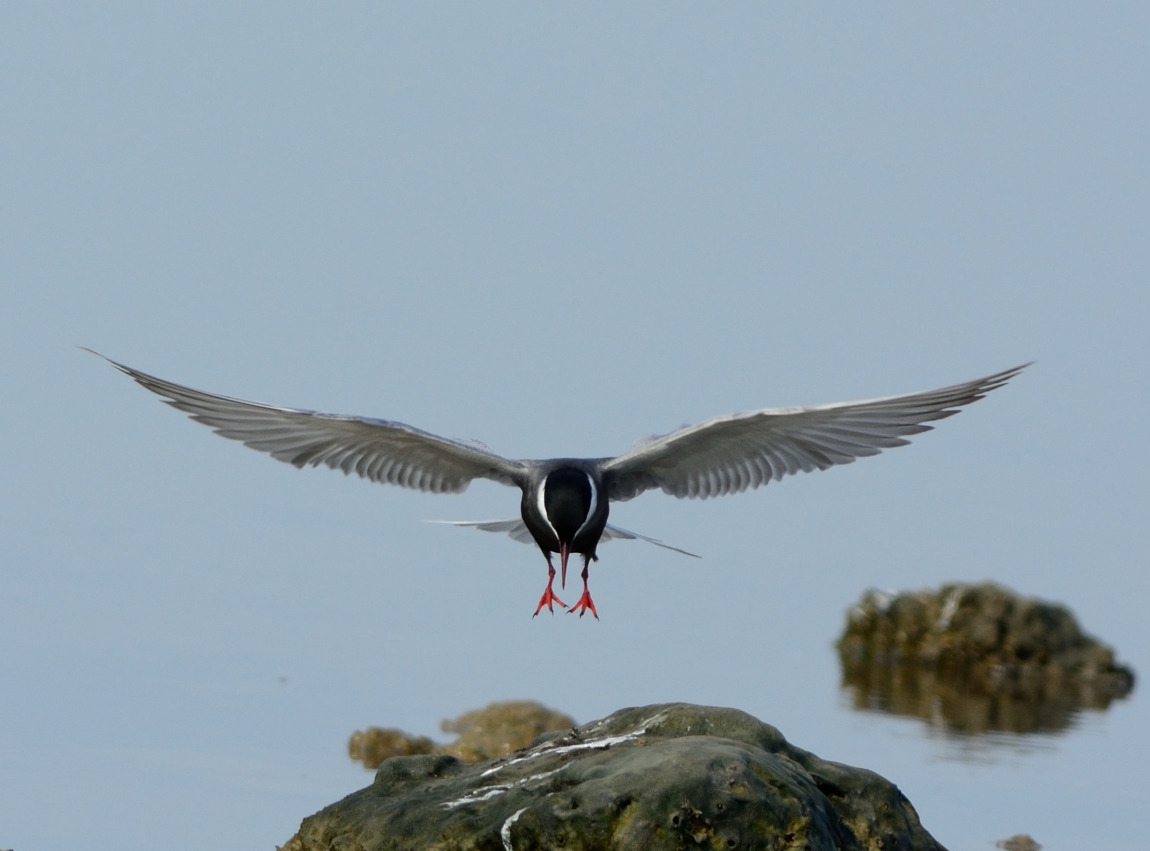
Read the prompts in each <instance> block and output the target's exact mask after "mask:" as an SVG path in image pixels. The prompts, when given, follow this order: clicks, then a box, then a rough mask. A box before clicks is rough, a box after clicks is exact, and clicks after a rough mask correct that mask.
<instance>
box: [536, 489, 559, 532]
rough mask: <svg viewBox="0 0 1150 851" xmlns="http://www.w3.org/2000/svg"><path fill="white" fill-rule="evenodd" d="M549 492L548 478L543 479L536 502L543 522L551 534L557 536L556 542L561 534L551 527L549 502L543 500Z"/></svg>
mask: <svg viewBox="0 0 1150 851" xmlns="http://www.w3.org/2000/svg"><path fill="white" fill-rule="evenodd" d="M546 490H547V477H546V476H544V477H543V481H542V482H540V484H539V493H538V494H536V497H535V502H536V503H538V505H539V514H540V515H541V516H542V517H543V522H544V523H546V524H547V528H548V529H550V530H551V534H552V535H554V536H555V540H557V541H558V540H559V533H558V532H556V531H555V527H554V526H552V525H551V518H550V517H548V516H547V502H546V501H545V500H544V499H543V497H544V495H545V492H546Z"/></svg>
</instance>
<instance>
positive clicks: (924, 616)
mask: <svg viewBox="0 0 1150 851" xmlns="http://www.w3.org/2000/svg"><path fill="white" fill-rule="evenodd" d="M838 649H839V658H840V661H841V663H842V672H843V685H844V686H845V687H846V688H848V689H850V690H851V691H852V692H853V701H854V705H855V707H856V708H859V709H878V710H882V711H887V712H892V713H896V714H900V715H911V716H917V717H920V718H924V719H927V720H929V721H931V722H932V723H934V724H937V725H939V726H942V727H945V728H946V729H948V730H953V731H957V732H967V733H981V732H986V731H995V730H1002V731H1009V732H1015V733H1028V732H1035V731H1051V730H1060V729H1063V728H1065V727H1066V726H1068V725H1069V724H1070V723H1071V722H1072V720H1073V718H1074V716H1075V714H1076V713H1077V711H1078V710H1079V709H1080V708H1083V707H1089V708H1094V709H1105V708H1106V707H1107V706H1109V705H1110V702H1111V701H1112V700H1114V699H1116V698H1121V697H1125V696H1126V695H1127V694H1128V693H1129V692H1130V690H1131V689H1132V688H1133V685H1134V672H1133V671H1131V670H1130V668H1128V667H1126V666H1124V665H1120V664H1118V663H1117V662H1116V661H1115V658H1114V651H1113V650H1111V649H1110V648H1109V647H1107V646H1106V645H1104V644H1102V643H1100V642H1099V641H1097V640H1096V639H1094V638H1092V637H1090V636H1089V635H1087V634H1086V633H1084V632H1083V631H1082V630H1081V628H1080V627H1079V626H1078V622H1077V620H1075V618H1074V615H1073V614H1072V613H1071V612H1070V611H1069V609H1067V608H1065V607H1064V606H1059V605H1054V604H1051V603H1045V602H1042V601H1040V600H1035V599H1032V598H1027V597H1020V596H1018V595H1016V594H1014V593H1013V592H1011V591H1010V590H1008V589H1006V588H1003V587H1001V586H999V585H994V584H991V583H985V584H981V585H960V584H952V585H944V586H943V587H942V588H941V589H939V590H938V591H915V592H907V593H903V594H898V595H895V596H892V595H888V594H883V593H881V592H878V591H868V592H867V593H866V594H864V595H863V598H862V600H860V601H859V603H858V604H857V605H856V606H854V607H853V608H852V609H851V610H850V612H849V613H848V615H847V625H846V629H845V630H844V632H843V635H842V637H841V638H840V639H839V642H838Z"/></svg>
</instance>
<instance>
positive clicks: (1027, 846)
mask: <svg viewBox="0 0 1150 851" xmlns="http://www.w3.org/2000/svg"><path fill="white" fill-rule="evenodd" d="M994 847H995V848H1005V849H1006V851H1042V846H1041V845H1039V844H1038V843H1037V842H1035V841H1034V840H1033V839H1031V838H1030V837H1029V836H1027V835H1026V834H1025V833H1016V834H1014V836H1012V837H1010V838H1009V839H1000V840H998V841H997V842H995V843H994Z"/></svg>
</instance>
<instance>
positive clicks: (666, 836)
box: [283, 703, 942, 851]
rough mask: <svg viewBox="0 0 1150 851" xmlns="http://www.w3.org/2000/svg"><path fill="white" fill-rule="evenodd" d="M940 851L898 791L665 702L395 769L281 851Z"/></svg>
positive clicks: (400, 761) (750, 723) (701, 710)
mask: <svg viewBox="0 0 1150 851" xmlns="http://www.w3.org/2000/svg"><path fill="white" fill-rule="evenodd" d="M694 847H709V848H714V849H726V848H741V849H772V850H774V849H779V850H780V851H781V849H795V851H797V850H798V849H809V850H810V851H830V849H844V850H846V851H863V849H866V850H867V851H872V849H873V851H877V849H883V851H896V849H905V850H906V851H909V849H920V851H935V849H937V851H942V848H941V846H940V845H939V844H938V843H937V842H935V840H934V839H933V838H932V837H931V836H930V834H928V833H927V832H926V831H925V830H924V829H923V827H922V825H921V824H920V823H919V821H918V816H917V815H916V813H915V811H914V808H913V807H912V806H911V805H910V802H909V801H907V800H906V798H905V797H903V795H902V794H901V793H900V792H899V790H898V788H897V787H895V786H894V784H892V783H890V782H889V781H887V780H884V779H883V778H881V777H879V776H878V775H877V774H874V773H872V772H870V771H866V770H863V769H859V768H850V767H848V766H845V765H840V764H838V763H833V762H827V761H826V760H822V759H819V758H818V757H816V756H815V755H813V754H811V753H808V752H807V751H804V750H801V749H799V748H796V747H794V746H793V745H791V744H789V743H788V742H787V741H786V739H784V738H783V736H782V734H781V733H780V732H779V731H778V730H776V729H775V728H774V727H771V726H770V725H767V724H764V723H762V722H761V721H758V720H757V719H755V718H753V717H751V716H750V715H747V714H746V713H744V712H739V711H738V710H734V709H719V708H714V707H704V706H693V705H690V704H682V703H678V704H663V705H657V706H646V707H642V708H635V709H624V710H621V711H619V712H616V713H615V714H614V715H611V716H610V717H608V718H605V719H603V720H601V721H596V722H593V723H591V724H586V725H583V726H582V727H579V728H576V729H574V730H570V731H568V732H565V733H563V732H552V733H547V734H544V735H543V736H541V737H540V738H539V739H538V740H536V742H535V743H534V744H533V745H532V746H531V747H530V748H527V749H523V750H520V751H516V752H515V753H513V754H509V755H508V756H505V757H503V758H501V759H497V760H492V761H489V762H485V763H480V764H473V765H468V764H465V763H463V762H461V761H459V760H457V759H455V758H453V757H450V756H447V755H437V754H429V755H422V756H406V757H405V756H399V757H393V758H392V759H389V760H387V761H385V762H384V763H383V764H382V765H381V766H380V767H379V771H378V772H377V773H376V777H375V782H374V783H372V785H371V786H369V787H367V788H366V789H361V790H360V791H358V792H355V793H353V794H351V795H349V796H348V797H346V798H344V799H343V800H342V801H340V802H338V803H336V804H332V805H331V806H330V807H327V808H326V809H324V810H322V811H320V812H319V813H317V814H315V815H313V816H311V817H309V818H306V819H304V821H303V824H302V825H301V826H300V830H299V833H297V834H296V835H295V836H294V837H292V838H291V840H289V842H288V843H287V845H286V846H284V849H283V851H318V849H339V851H382V849H394V851H399V849H439V851H464V849H476V851H514V849H564V851H571V849H586V851H590V849H616V851H629V849H636V851H639V849H642V851H660V849H682V848H694Z"/></svg>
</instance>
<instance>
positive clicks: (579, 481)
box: [542, 467, 598, 545]
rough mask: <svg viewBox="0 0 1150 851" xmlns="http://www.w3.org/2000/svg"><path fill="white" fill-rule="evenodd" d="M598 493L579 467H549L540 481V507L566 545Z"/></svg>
mask: <svg viewBox="0 0 1150 851" xmlns="http://www.w3.org/2000/svg"><path fill="white" fill-rule="evenodd" d="M597 501H598V494H596V493H595V491H594V489H593V488H592V485H591V480H590V479H589V478H588V476H587V474H586V473H585V472H583V471H582V470H576V469H573V468H571V467H562V468H560V469H558V470H552V471H551V472H550V473H548V475H547V479H546V481H545V482H544V483H543V500H542V502H543V508H544V510H545V511H546V513H547V519H548V520H549V521H550V522H551V528H553V529H554V530H555V534H557V535H558V536H559V541H560V542H561V543H565V544H568V545H570V544H571V542H572V541H574V540H575V535H576V533H577V532H578V531H579V530H580V529H581V528H582V527H583V524H584V523H586V522H587V517H588V515H590V514H591V512H592V511H594V509H595V505H596V502H597Z"/></svg>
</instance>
